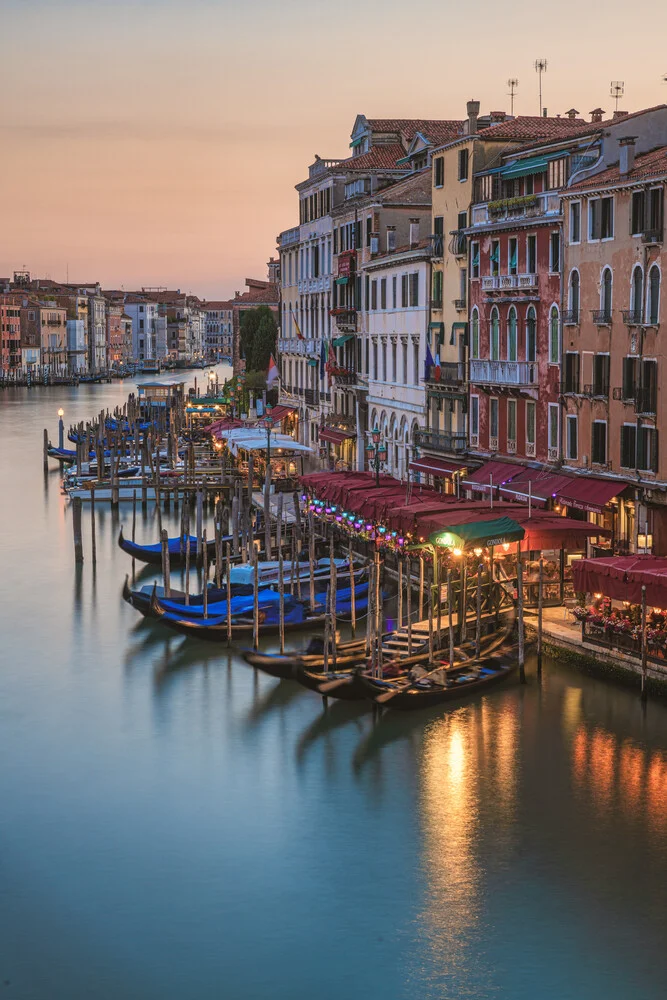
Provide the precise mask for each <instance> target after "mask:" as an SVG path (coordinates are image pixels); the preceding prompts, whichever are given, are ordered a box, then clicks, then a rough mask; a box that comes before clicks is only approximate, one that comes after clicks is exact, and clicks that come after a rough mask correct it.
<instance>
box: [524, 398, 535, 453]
mask: <svg viewBox="0 0 667 1000" xmlns="http://www.w3.org/2000/svg"><path fill="white" fill-rule="evenodd" d="M526 444H530V445H533V447H534V445H535V403H526Z"/></svg>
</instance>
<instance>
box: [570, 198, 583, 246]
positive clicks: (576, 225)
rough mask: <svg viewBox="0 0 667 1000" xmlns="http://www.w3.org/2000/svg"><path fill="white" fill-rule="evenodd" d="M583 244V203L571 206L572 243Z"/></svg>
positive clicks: (577, 202)
mask: <svg viewBox="0 0 667 1000" xmlns="http://www.w3.org/2000/svg"><path fill="white" fill-rule="evenodd" d="M580 242H581V202H579V201H573V202H572V204H571V205H570V243H580Z"/></svg>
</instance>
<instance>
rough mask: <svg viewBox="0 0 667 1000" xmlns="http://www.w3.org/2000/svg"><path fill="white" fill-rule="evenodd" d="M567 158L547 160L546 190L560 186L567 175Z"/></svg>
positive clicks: (552, 189)
mask: <svg viewBox="0 0 667 1000" xmlns="http://www.w3.org/2000/svg"><path fill="white" fill-rule="evenodd" d="M566 168H567V160H566V159H564V158H563V159H560V160H549V163H548V164H547V190H548V191H554V190H555V189H556V188H562V187H563V185H564V184H565V179H566V176H567V169H566Z"/></svg>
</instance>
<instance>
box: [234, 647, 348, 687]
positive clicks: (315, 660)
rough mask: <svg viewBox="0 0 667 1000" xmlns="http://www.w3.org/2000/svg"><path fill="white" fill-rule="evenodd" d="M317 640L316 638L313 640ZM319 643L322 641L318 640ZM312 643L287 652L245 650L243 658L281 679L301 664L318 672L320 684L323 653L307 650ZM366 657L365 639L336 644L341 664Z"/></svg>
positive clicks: (290, 674) (292, 674)
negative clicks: (303, 647) (299, 649)
mask: <svg viewBox="0 0 667 1000" xmlns="http://www.w3.org/2000/svg"><path fill="white" fill-rule="evenodd" d="M317 641H318V640H317V639H316V640H315V642H317ZM319 645H320V646H321V645H322V641H321V640H319ZM313 648H314V647H313V645H312V644H311V645H310V646H308V647H306V649H305V650H303V651H297V650H292V651H290V652H288V653H259V652H255V651H254V650H246V651H245V652H244V653H243V658H244V660H245V661H246V663H249V664H250V666H252V667H259V668H260V670H263V671H264V673H266V674H270V675H271V677H280V678H281V679H282V680H288V679H290V678H294V675H295V670H296V667H297V665H299V664H301V665H303V666H305V667H307V668H308V670H310V671H312V672H313V673H318V672H319V682H320V684H321V683H322V681H323V680H324V674H323V673H322V671H323V669H324V653H323V651H322V650H321V649H319V650H318V651H317V652H309V650H310V649H313ZM365 659H366V640H365V639H352V640H350V641H349V642H342V643H339V644H338V663H340V664H341V665H351V664H358V663H363V662H364V660H365Z"/></svg>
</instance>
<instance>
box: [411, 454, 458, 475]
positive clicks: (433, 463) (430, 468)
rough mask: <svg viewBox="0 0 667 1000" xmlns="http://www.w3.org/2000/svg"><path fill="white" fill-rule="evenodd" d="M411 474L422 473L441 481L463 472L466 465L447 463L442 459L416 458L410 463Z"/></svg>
mask: <svg viewBox="0 0 667 1000" xmlns="http://www.w3.org/2000/svg"><path fill="white" fill-rule="evenodd" d="M409 468H410V471H411V472H422V473H424V474H425V475H427V476H437V477H438V478H439V479H447V478H448V477H449V476H452V475H453V474H454V473H455V472H461V471H462V470H463V469H465V465H461V463H460V462H446V461H444V459H442V458H430V457H429V456H425V457H424V458H414V459H413V460H412V461H411V462H410V466H409Z"/></svg>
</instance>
